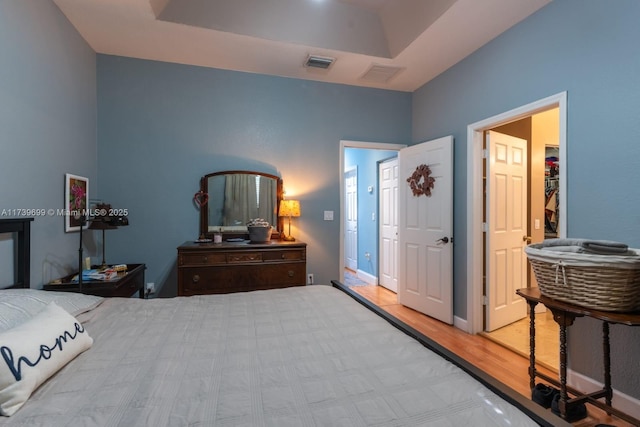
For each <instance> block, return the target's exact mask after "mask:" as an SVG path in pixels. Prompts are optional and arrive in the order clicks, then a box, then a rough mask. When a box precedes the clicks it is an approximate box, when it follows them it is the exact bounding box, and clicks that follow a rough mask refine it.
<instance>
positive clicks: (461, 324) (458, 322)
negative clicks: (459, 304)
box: [453, 316, 469, 332]
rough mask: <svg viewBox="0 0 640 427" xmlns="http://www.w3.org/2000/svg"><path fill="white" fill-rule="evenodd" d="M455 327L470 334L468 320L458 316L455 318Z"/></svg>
mask: <svg viewBox="0 0 640 427" xmlns="http://www.w3.org/2000/svg"><path fill="white" fill-rule="evenodd" d="M453 326H455V327H456V328H458V329H461V330H463V331H465V332H469V329H468V328H469V322H467V320H466V319H461V318H460V317H458V316H453Z"/></svg>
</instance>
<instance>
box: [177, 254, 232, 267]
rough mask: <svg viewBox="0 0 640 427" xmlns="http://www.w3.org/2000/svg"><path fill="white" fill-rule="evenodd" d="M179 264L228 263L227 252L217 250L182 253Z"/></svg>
mask: <svg viewBox="0 0 640 427" xmlns="http://www.w3.org/2000/svg"><path fill="white" fill-rule="evenodd" d="M179 258H180V260H181V262H180V263H179V265H217V264H226V263H227V254H225V253H215V252H204V253H202V252H195V253H186V254H182V256H180V257H179Z"/></svg>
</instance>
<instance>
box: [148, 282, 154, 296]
mask: <svg viewBox="0 0 640 427" xmlns="http://www.w3.org/2000/svg"><path fill="white" fill-rule="evenodd" d="M145 289H146V291H147V293H149V294H154V293H155V292H156V284H155V283H153V282H147V286H146V288H145Z"/></svg>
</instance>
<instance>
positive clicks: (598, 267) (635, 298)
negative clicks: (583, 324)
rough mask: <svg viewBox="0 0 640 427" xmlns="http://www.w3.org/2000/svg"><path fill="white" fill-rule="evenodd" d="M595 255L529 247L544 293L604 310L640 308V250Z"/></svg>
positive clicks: (530, 258)
mask: <svg viewBox="0 0 640 427" xmlns="http://www.w3.org/2000/svg"><path fill="white" fill-rule="evenodd" d="M630 251H631V252H633V253H635V254H636V255H635V256H634V255H625V256H622V255H594V254H586V253H573V252H559V251H550V250H545V249H544V248H542V245H540V244H532V245H529V246H527V247H526V248H525V253H526V254H527V257H528V258H529V262H530V263H531V267H532V268H533V272H534V274H535V276H536V280H537V281H538V286H539V287H540V293H542V295H545V296H548V297H551V298H554V299H557V300H560V301H565V302H569V303H571V304H575V305H579V306H581V307H586V308H591V309H594V310H602V311H616V312H631V311H637V310H640V250H637V249H630Z"/></svg>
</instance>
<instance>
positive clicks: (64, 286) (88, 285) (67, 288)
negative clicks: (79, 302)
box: [43, 264, 147, 298]
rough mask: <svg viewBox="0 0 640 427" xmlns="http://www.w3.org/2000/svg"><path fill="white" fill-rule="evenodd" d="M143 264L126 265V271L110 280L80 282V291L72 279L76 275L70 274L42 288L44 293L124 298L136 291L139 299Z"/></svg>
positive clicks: (141, 294) (141, 296)
mask: <svg viewBox="0 0 640 427" xmlns="http://www.w3.org/2000/svg"><path fill="white" fill-rule="evenodd" d="M146 268H147V267H146V266H145V265H144V264H127V271H123V272H121V273H118V277H117V278H115V279H112V280H106V281H99V280H87V281H84V280H83V281H82V289H80V286H79V285H78V282H73V281H72V279H73V277H74V276H76V274H70V275H68V276H65V277H63V278H61V279H60V283H47V284H46V285H44V286H43V289H44V290H45V291H63V292H79V293H82V294H88V295H97V296H100V297H125V298H128V297H130V296H131V295H133V294H134V293H135V292H136V291H137V292H138V296H139V297H140V298H144V270H145V269H146Z"/></svg>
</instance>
